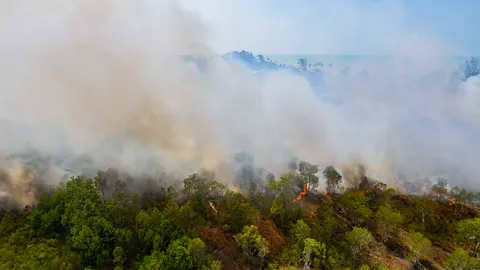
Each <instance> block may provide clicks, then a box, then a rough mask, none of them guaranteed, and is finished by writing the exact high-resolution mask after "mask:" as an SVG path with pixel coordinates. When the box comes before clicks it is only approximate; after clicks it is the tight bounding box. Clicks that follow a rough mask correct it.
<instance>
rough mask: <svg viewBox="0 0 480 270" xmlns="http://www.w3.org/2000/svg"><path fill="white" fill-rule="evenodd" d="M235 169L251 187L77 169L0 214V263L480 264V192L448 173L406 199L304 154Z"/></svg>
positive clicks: (205, 178)
mask: <svg viewBox="0 0 480 270" xmlns="http://www.w3.org/2000/svg"><path fill="white" fill-rule="evenodd" d="M250 172H251V171H250ZM239 175H240V176H241V177H240V178H241V179H240V180H239V182H241V183H243V184H244V185H240V186H242V189H241V191H242V194H248V195H242V194H241V193H238V192H234V191H231V190H229V189H228V188H227V187H226V186H225V185H223V184H222V183H221V182H219V181H217V180H215V177H214V175H213V174H211V173H198V174H193V175H190V176H188V177H187V178H186V179H185V180H184V181H183V188H182V190H175V189H173V188H172V187H168V188H164V187H161V186H160V184H157V183H156V181H153V180H150V182H149V185H150V187H151V188H149V190H150V191H149V192H148V193H145V192H144V193H142V194H136V193H131V192H129V191H128V190H129V189H127V186H126V182H124V181H123V180H121V179H120V177H119V176H118V174H116V173H115V172H114V171H113V170H109V171H107V172H99V173H98V175H97V176H96V177H94V178H86V177H83V176H78V177H74V178H72V179H70V180H69V181H68V182H66V183H65V184H62V185H61V186H59V187H57V188H56V189H55V190H52V191H50V192H48V193H45V194H43V195H42V197H41V198H40V200H39V201H38V203H37V204H36V205H34V206H31V207H26V208H25V209H22V210H9V211H2V212H1V214H0V217H1V221H0V238H1V239H0V269H116V270H119V269H262V268H266V269H297V268H310V269H412V268H413V267H414V268H417V269H422V268H427V269H443V268H445V269H480V260H479V259H480V216H479V214H478V211H477V210H475V204H476V203H478V201H479V200H480V195H479V193H472V192H469V191H467V190H465V189H461V188H458V187H453V188H451V189H449V188H447V187H448V185H447V183H446V181H445V180H444V179H439V180H438V182H437V183H436V184H434V185H431V186H429V185H428V181H416V182H413V183H408V185H410V186H412V185H413V186H415V187H417V189H418V190H421V191H422V192H421V195H409V196H406V195H399V194H397V193H396V191H395V190H394V189H392V188H390V187H388V186H387V185H385V184H383V183H381V182H378V181H374V180H372V179H369V178H367V177H366V176H364V175H359V176H358V177H357V178H356V179H355V180H358V181H350V180H349V182H352V183H353V182H355V183H358V184H356V185H355V186H352V184H349V185H347V184H346V183H345V181H344V179H343V178H342V175H341V174H340V173H338V172H337V171H336V169H335V168H334V167H331V166H329V167H327V168H325V169H324V170H323V171H320V170H319V168H318V166H315V165H312V164H310V163H308V162H300V163H299V164H298V166H296V169H295V170H291V171H289V172H287V173H284V174H283V175H281V176H280V177H278V178H277V179H276V178H275V177H274V176H273V175H272V174H269V173H266V174H264V177H262V179H256V178H255V177H249V176H252V175H253V174H249V173H248V170H244V171H243V172H241V173H239ZM319 176H323V177H322V178H324V180H325V183H326V186H327V190H328V193H327V192H325V193H323V192H319V191H317V187H318V184H319V181H322V180H321V179H320V178H319ZM242 179H243V180H242ZM245 179H249V180H248V181H245ZM255 179H256V180H255ZM130 183H135V181H133V182H132V181H130ZM245 183H246V184H245ZM263 188H264V189H263ZM258 191H261V192H258Z"/></svg>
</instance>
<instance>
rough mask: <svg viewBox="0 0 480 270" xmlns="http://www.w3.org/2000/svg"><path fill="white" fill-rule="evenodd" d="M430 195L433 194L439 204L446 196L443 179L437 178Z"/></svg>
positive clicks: (445, 182)
mask: <svg viewBox="0 0 480 270" xmlns="http://www.w3.org/2000/svg"><path fill="white" fill-rule="evenodd" d="M432 193H433V194H435V196H436V198H437V201H438V202H440V201H442V200H443V199H444V198H445V195H447V194H448V189H447V180H446V179H444V178H438V181H437V183H436V184H435V185H433V187H432Z"/></svg>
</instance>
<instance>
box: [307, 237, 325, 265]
mask: <svg viewBox="0 0 480 270" xmlns="http://www.w3.org/2000/svg"><path fill="white" fill-rule="evenodd" d="M303 246H304V248H303V252H302V255H303V268H304V269H308V268H310V266H313V268H314V269H321V268H322V266H323V265H324V262H325V259H326V247H325V244H323V243H319V242H318V241H317V240H315V239H312V238H306V239H305V240H304V244H303Z"/></svg>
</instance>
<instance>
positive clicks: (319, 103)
mask: <svg viewBox="0 0 480 270" xmlns="http://www.w3.org/2000/svg"><path fill="white" fill-rule="evenodd" d="M175 2H176V1H147V0H144V1H113V0H105V1H93V0H86V1H69V2H60V1H47V0H45V1H14V2H13V1H10V2H8V3H7V2H5V3H3V4H1V6H0V34H1V36H0V56H1V59H2V61H1V62H0V94H1V99H0V136H1V137H0V155H1V156H2V162H1V163H0V165H1V168H2V169H1V174H0V175H1V176H0V190H1V191H2V192H1V193H0V196H3V197H8V198H9V199H10V200H14V201H16V202H17V203H19V204H21V205H25V204H29V203H32V202H34V201H35V199H36V198H37V197H38V194H39V193H40V192H41V191H42V190H44V189H45V188H47V187H49V186H53V185H55V184H57V183H59V182H60V181H63V180H65V179H67V178H68V177H69V176H71V175H75V174H92V173H95V172H96V171H97V170H99V169H106V168H116V169H119V170H121V171H123V172H126V173H128V174H129V175H131V176H133V177H140V178H141V177H145V176H151V177H154V178H155V177H156V178H158V177H157V176H158V175H160V174H162V173H164V172H168V173H170V174H172V175H173V176H172V177H169V179H182V178H183V177H185V176H186V175H187V174H190V173H193V172H196V171H199V170H202V169H206V170H210V171H214V172H215V174H216V176H217V177H218V178H219V179H222V181H224V182H225V183H227V184H232V183H233V181H235V177H234V176H233V172H234V171H235V170H236V167H238V164H237V163H235V160H234V155H235V154H236V153H240V152H246V153H250V154H251V155H252V156H254V158H255V159H254V160H255V166H256V167H258V168H264V169H266V170H268V171H271V172H274V173H279V172H281V171H284V170H287V169H288V168H289V163H290V161H291V160H292V158H297V159H301V160H307V161H309V162H311V163H316V164H319V165H320V166H324V165H327V164H333V165H335V166H337V167H338V168H339V169H342V168H349V166H352V164H356V163H361V164H363V165H364V166H365V168H366V173H368V174H370V175H371V176H372V177H375V178H378V179H382V180H383V181H384V182H387V183H390V184H396V183H395V179H397V178H398V175H399V173H402V174H403V175H405V177H406V178H421V177H436V176H443V177H446V178H448V179H451V180H452V182H454V181H457V182H460V183H463V184H466V185H473V184H476V183H477V184H478V180H477V179H479V177H478V176H479V175H478V172H477V169H476V164H478V161H479V156H478V154H477V153H478V152H479V150H480V147H479V145H478V142H477V139H476V138H477V136H476V135H478V131H479V130H480V129H479V126H478V120H477V119H478V117H477V116H478V108H479V107H478V106H475V104H478V101H472V98H470V96H472V95H473V96H476V95H478V93H477V91H478V90H479V89H478V88H479V87H478V79H475V78H474V79H471V80H469V81H467V82H466V83H464V84H460V85H458V84H456V83H451V80H450V74H451V72H452V71H453V69H454V68H455V66H454V65H453V63H451V62H450V61H449V60H448V58H444V57H443V56H444V52H443V50H442V49H441V48H440V46H438V44H436V43H435V44H434V46H431V42H430V41H428V42H426V41H423V40H422V39H420V38H418V37H417V38H415V39H414V40H413V41H412V40H408V42H405V44H406V45H404V44H400V45H399V47H398V48H395V50H397V51H398V52H400V53H402V54H415V53H414V52H429V55H430V56H435V57H434V58H432V57H429V58H418V57H415V58H413V59H410V58H408V59H407V60H405V58H402V61H400V62H399V61H397V60H385V61H381V62H376V63H373V64H370V65H368V66H362V67H361V68H362V69H363V68H367V69H368V70H369V75H368V76H357V74H358V73H356V70H355V68H353V69H352V70H351V71H350V75H349V76H345V75H341V74H340V75H339V74H333V73H332V74H330V73H326V74H325V84H324V87H323V89H322V90H321V91H320V92H315V91H313V90H312V89H311V87H310V85H309V84H308V82H307V81H306V80H305V79H303V78H301V77H298V76H295V75H292V74H289V73H286V72H283V73H282V72H272V73H269V74H267V75H265V77H264V78H263V79H262V80H259V79H258V78H257V77H255V76H254V75H252V74H251V72H250V71H249V70H247V69H245V68H244V67H242V66H241V65H238V64H235V63H229V62H225V61H223V60H222V59H221V58H219V57H215V52H213V51H212V50H211V49H210V47H209V43H208V40H206V37H207V35H206V33H205V29H204V28H203V26H202V22H201V21H200V19H199V18H198V17H197V16H196V15H195V14H192V13H188V12H186V11H185V10H183V9H182V8H181V6H179V5H178V4H176V3H175ZM426 46H427V47H428V48H431V50H428V49H426V48H425V47H426ZM416 48H421V50H420V51H417V50H416ZM246 49H248V48H246ZM432 52H433V53H432ZM181 55H208V56H212V58H211V59H210V61H209V62H208V65H207V67H206V69H205V70H202V71H200V70H198V68H197V67H196V66H195V65H194V64H192V63H188V62H185V61H183V60H182V58H181V57H180V56H181ZM413 85H415V87H413ZM325 97H334V98H335V99H337V100H339V101H340V102H339V103H338V104H333V103H331V102H329V101H326V98H325ZM477 99H478V98H477ZM467 101H468V102H467ZM472 102H474V103H472ZM475 102H476V103H475ZM467 105H468V106H467ZM347 171H348V169H345V172H346V173H347ZM249 175H250V174H249ZM256 177H257V176H255V177H254V178H256ZM252 179H253V178H252ZM475 181H477V182H475ZM136 184H138V185H140V184H139V183H133V185H136ZM177 184H178V183H177Z"/></svg>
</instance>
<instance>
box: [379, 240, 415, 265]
mask: <svg viewBox="0 0 480 270" xmlns="http://www.w3.org/2000/svg"><path fill="white" fill-rule="evenodd" d="M370 258H371V260H372V262H373V263H374V264H375V265H378V264H383V265H385V266H387V267H389V268H391V269H397V270H404V269H405V270H410V269H412V264H411V263H410V262H409V261H408V260H406V259H403V258H400V257H396V256H394V255H393V254H391V253H390V252H389V250H388V249H387V247H385V245H383V244H382V243H377V246H376V248H375V249H374V250H373V251H372V252H371V253H370Z"/></svg>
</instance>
